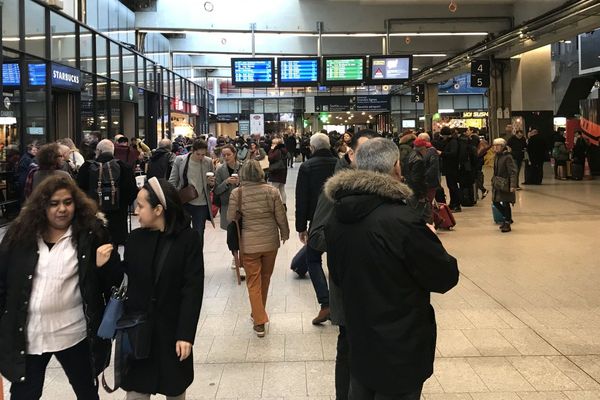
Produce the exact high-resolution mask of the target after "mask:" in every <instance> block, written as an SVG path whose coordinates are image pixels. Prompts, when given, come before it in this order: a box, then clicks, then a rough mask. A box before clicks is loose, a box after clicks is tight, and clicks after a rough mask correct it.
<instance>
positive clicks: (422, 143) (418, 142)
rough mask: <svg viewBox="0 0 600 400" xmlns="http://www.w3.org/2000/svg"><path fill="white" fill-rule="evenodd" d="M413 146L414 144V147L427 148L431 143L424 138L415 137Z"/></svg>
mask: <svg viewBox="0 0 600 400" xmlns="http://www.w3.org/2000/svg"><path fill="white" fill-rule="evenodd" d="M413 146H414V147H427V148H429V147H431V143H429V142H428V141H427V140H425V139H416V140H415V141H414V142H413Z"/></svg>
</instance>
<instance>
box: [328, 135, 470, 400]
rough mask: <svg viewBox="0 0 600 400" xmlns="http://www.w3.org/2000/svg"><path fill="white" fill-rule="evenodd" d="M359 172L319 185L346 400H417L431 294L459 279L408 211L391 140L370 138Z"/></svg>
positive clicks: (431, 347) (429, 334) (424, 372)
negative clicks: (326, 206)
mask: <svg viewBox="0 0 600 400" xmlns="http://www.w3.org/2000/svg"><path fill="white" fill-rule="evenodd" d="M356 165H357V168H358V170H355V171H352V170H349V171H342V172H340V173H338V174H336V175H335V176H334V177H332V178H331V179H330V180H329V181H328V182H327V183H326V185H325V190H324V192H325V195H326V196H327V197H328V198H329V199H330V201H334V202H335V205H334V210H333V214H332V217H331V218H330V219H329V222H328V223H327V225H326V228H325V237H326V242H327V257H328V258H327V259H328V265H329V269H330V274H331V275H332V279H333V281H334V282H335V283H336V284H338V285H340V286H341V288H342V291H343V304H344V309H345V311H346V313H345V316H346V329H347V334H348V341H349V344H350V373H351V382H350V393H349V396H348V398H349V399H376V398H402V399H419V397H420V394H421V390H422V386H423V383H424V382H425V381H426V380H427V379H428V378H429V377H430V376H431V374H432V373H433V361H434V355H435V343H436V323H435V314H434V310H433V308H432V306H431V304H430V292H438V293H444V292H446V291H448V290H450V289H451V288H452V287H454V286H455V285H456V284H457V282H458V266H457V262H456V259H454V258H453V257H452V256H450V255H449V254H448V253H447V252H446V250H445V249H444V247H443V246H442V243H441V242H440V241H439V239H438V238H437V236H436V235H435V234H434V233H433V232H432V231H431V230H430V229H429V228H428V227H427V226H426V225H425V222H424V221H423V219H422V218H421V217H420V215H418V213H417V212H415V210H413V209H412V208H411V207H410V206H408V205H407V199H408V197H410V196H411V194H412V192H411V190H410V189H409V188H408V187H407V186H406V185H405V184H403V183H401V182H400V179H401V171H400V164H399V154H398V148H397V147H396V145H395V144H394V143H393V142H392V141H389V140H386V139H380V138H378V139H372V140H369V141H367V142H366V143H365V144H363V145H362V146H361V147H360V149H359V150H358V152H357V155H356Z"/></svg>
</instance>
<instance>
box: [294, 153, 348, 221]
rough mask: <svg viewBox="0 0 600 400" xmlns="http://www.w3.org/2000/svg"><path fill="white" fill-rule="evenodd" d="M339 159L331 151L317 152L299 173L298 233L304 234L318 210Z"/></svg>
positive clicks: (297, 192)
mask: <svg viewBox="0 0 600 400" xmlns="http://www.w3.org/2000/svg"><path fill="white" fill-rule="evenodd" d="M337 162H338V158H337V157H334V156H333V154H331V151H329V149H321V150H317V151H315V152H314V153H313V154H312V156H311V158H310V160H308V161H305V162H304V163H302V165H301V166H300V170H299V171H298V180H297V181H296V231H297V232H304V231H306V228H307V226H308V222H309V221H310V220H312V217H313V215H314V213H315V210H316V209H317V201H318V200H319V195H320V194H321V190H322V189H323V184H324V183H325V181H326V180H327V179H329V177H331V175H333V173H334V171H335V166H336V164H337Z"/></svg>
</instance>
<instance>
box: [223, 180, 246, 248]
mask: <svg viewBox="0 0 600 400" xmlns="http://www.w3.org/2000/svg"><path fill="white" fill-rule="evenodd" d="M239 191H240V197H239V199H238V209H237V210H236V211H235V219H234V220H233V221H231V222H230V223H229V225H227V247H229V250H230V251H240V242H241V241H242V240H241V239H242V225H243V223H242V219H243V218H242V187H241V186H240V188H239Z"/></svg>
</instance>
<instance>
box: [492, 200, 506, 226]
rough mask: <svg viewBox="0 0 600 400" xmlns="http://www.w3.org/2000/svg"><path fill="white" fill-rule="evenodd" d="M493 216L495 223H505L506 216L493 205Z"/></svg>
mask: <svg viewBox="0 0 600 400" xmlns="http://www.w3.org/2000/svg"><path fill="white" fill-rule="evenodd" d="M492 215H493V216H494V222H495V223H496V224H498V225H500V224H503V223H504V215H502V213H501V212H500V210H498V208H496V206H495V205H493V204H492Z"/></svg>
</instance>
